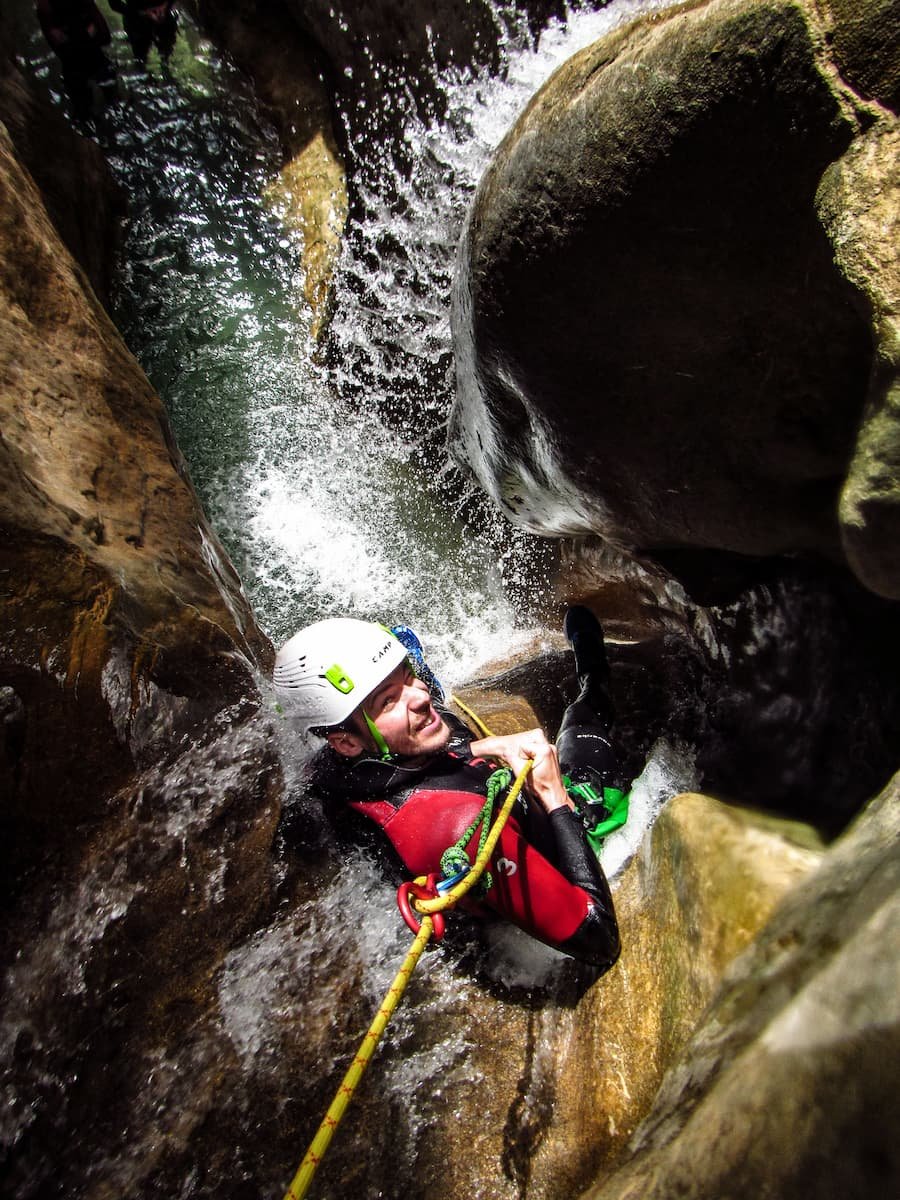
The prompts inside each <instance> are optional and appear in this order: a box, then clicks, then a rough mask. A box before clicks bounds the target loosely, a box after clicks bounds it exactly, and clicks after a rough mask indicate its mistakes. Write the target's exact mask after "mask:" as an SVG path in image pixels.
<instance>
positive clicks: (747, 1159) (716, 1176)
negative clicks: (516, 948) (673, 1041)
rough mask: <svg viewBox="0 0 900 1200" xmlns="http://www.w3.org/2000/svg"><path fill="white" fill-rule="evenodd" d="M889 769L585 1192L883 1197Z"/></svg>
mask: <svg viewBox="0 0 900 1200" xmlns="http://www.w3.org/2000/svg"><path fill="white" fill-rule="evenodd" d="M898 799H900V796H898V780H897V779H895V780H894V781H893V782H892V784H891V785H890V786H889V787H888V788H887V789H886V790H885V791H884V792H883V793H882V795H881V796H880V797H878V798H877V799H876V800H875V801H873V802H872V805H871V806H870V808H869V809H868V810H867V811H866V812H865V813H864V814H862V816H861V817H860V818H859V820H858V822H857V824H856V826H855V828H854V829H853V830H852V831H851V832H850V833H848V834H847V835H846V836H845V837H844V838H842V839H841V841H840V842H839V843H838V844H837V845H836V846H835V847H834V848H833V849H832V850H831V851H830V852H829V853H828V854H827V855H826V857H825V858H824V860H823V862H822V865H821V867H820V868H819V869H818V870H817V871H815V872H813V873H812V874H811V875H810V876H809V877H808V878H807V879H806V880H805V881H804V882H802V883H801V884H800V885H799V886H798V887H797V888H795V889H794V890H793V891H792V892H790V893H789V894H788V895H787V896H786V897H785V900H784V902H783V903H782V905H781V906H780V907H779V908H778V910H777V911H776V912H775V914H774V915H773V917H772V919H771V921H770V922H769V923H768V925H767V926H766V928H765V930H764V931H763V932H762V934H761V935H760V936H759V937H758V938H757V939H756V941H755V943H754V944H753V945H752V946H750V948H749V949H748V950H747V951H746V953H744V954H743V955H742V956H741V957H740V958H738V959H736V960H735V961H734V962H733V964H732V965H731V967H730V968H729V970H728V971H727V973H726V976H725V980H724V983H723V986H722V988H721V990H720V991H719V994H718V995H717V997H716V999H715V1001H714V1003H713V1004H712V1006H711V1007H710V1009H709V1010H708V1011H707V1012H706V1013H705V1014H704V1016H703V1019H702V1021H701V1022H700V1025H699V1026H698V1028H697V1031H696V1032H695V1034H694V1036H693V1037H692V1039H691V1041H690V1043H689V1045H688V1046H687V1047H686V1049H685V1051H684V1053H683V1054H682V1055H681V1056H680V1058H679V1059H678V1060H677V1062H676V1063H675V1065H674V1066H673V1067H671V1068H670V1069H669V1071H668V1073H667V1075H666V1078H665V1080H664V1082H663V1085H662V1087H661V1089H660V1092H659V1095H658V1096H657V1098H656V1102H655V1104H654V1107H653V1110H652V1112H651V1114H650V1116H649V1117H648V1118H647V1119H646V1121H644V1123H643V1124H642V1125H641V1127H640V1128H639V1130H638V1131H637V1133H636V1135H635V1137H634V1139H633V1142H632V1144H631V1159H630V1161H629V1162H628V1163H627V1165H625V1166H624V1167H622V1168H620V1170H619V1171H618V1172H616V1173H615V1174H614V1175H613V1176H612V1177H611V1178H609V1179H608V1180H606V1182H604V1183H602V1184H600V1186H597V1187H595V1188H592V1189H590V1190H589V1191H588V1192H586V1193H585V1196H586V1197H588V1196H589V1197H591V1200H617V1198H619V1197H621V1198H622V1200H624V1198H625V1197H629V1198H631V1197H637V1196H640V1197H642V1198H644V1197H645V1198H646V1200H653V1198H654V1197H669V1196H672V1195H678V1196H683V1197H686V1198H688V1200H694V1198H696V1200H700V1198H704V1200H707V1198H708V1200H720V1198H721V1197H722V1196H726V1195H727V1196H731V1197H734V1198H735V1200H741V1198H742V1197H747V1198H748V1200H749V1198H750V1197H758V1196H761V1195H772V1196H789V1195H798V1194H801V1193H802V1194H804V1195H808V1196H815V1197H817V1200H825V1198H828V1197H848V1198H854V1200H855V1198H857V1197H858V1198H859V1200H863V1198H867V1197H871V1196H888V1195H893V1194H894V1193H895V1192H896V1190H897V1186H898V1183H900V1156H898V1152H897V1137H896V1133H897V1095H896V1081H897V1076H898V1070H900V1008H898V997H900V974H898V963H900V953H898V952H900V908H898V904H897V896H898V883H900V858H898V855H897V844H898V836H900V824H898V821H900V805H898Z"/></svg>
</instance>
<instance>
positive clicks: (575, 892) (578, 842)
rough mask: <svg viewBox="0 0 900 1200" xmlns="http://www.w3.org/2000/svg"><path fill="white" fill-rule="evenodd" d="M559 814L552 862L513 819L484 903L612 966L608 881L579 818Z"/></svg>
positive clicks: (614, 931)
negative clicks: (590, 846)
mask: <svg viewBox="0 0 900 1200" xmlns="http://www.w3.org/2000/svg"><path fill="white" fill-rule="evenodd" d="M559 814H560V815H559V816H558V817H555V818H554V821H553V824H552V826H551V827H550V837H552V838H553V840H554V842H555V846H554V854H553V855H552V858H553V860H554V861H552V862H551V856H549V855H548V854H546V853H543V852H541V851H540V850H538V849H537V847H536V846H534V845H532V844H531V842H529V841H528V840H527V839H526V838H525V837H524V835H523V833H522V830H521V828H520V827H519V825H518V823H517V821H516V820H515V818H510V820H509V821H508V822H507V824H506V826H505V827H504V829H503V831H502V833H501V834H500V839H499V841H498V843H497V848H496V850H495V851H494V854H493V856H492V858H491V875H492V879H493V884H492V886H491V888H490V890H489V891H488V893H487V895H486V896H485V898H484V904H485V905H486V906H487V907H489V908H492V909H494V911H495V912H498V913H500V914H501V915H502V916H504V917H506V918H507V919H508V920H510V921H513V922H514V923H515V924H516V925H518V926H519V927H520V928H521V929H524V930H525V932H526V933H530V934H531V936H532V937H536V938H538V939H539V940H540V941H542V942H546V944H547V945H548V946H553V947H555V948H556V949H557V950H561V951H562V952H563V953H564V954H568V955H571V957H572V958H577V959H579V960H580V961H581V962H586V963H590V964H591V965H592V966H595V967H599V968H601V970H608V969H609V968H610V967H611V966H612V965H613V963H614V962H615V961H616V959H617V958H618V955H619V932H618V927H617V925H616V917H615V912H614V910H613V905H612V898H611V896H610V892H609V885H608V884H607V882H606V879H605V877H604V875H603V872H602V871H601V869H600V865H599V863H597V862H596V859H595V860H594V861H593V863H592V862H591V858H592V857H593V855H592V852H591V851H590V848H589V847H588V845H587V843H586V842H585V839H584V834H583V831H582V830H581V828H580V821H579V820H578V818H576V817H575V815H574V813H572V812H571V811H570V810H569V809H561V810H559ZM554 835H556V836H554ZM548 840H549V839H548ZM470 855H471V848H470Z"/></svg>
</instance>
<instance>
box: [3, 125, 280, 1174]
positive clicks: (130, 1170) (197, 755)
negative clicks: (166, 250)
mask: <svg viewBox="0 0 900 1200" xmlns="http://www.w3.org/2000/svg"><path fill="white" fill-rule="evenodd" d="M0 405H2V437H0V614H2V622H3V636H2V639H0V722H2V725H0V732H2V738H0V788H2V804H0V829H2V835H3V838H2V841H3V846H2V858H3V861H2V870H3V883H4V912H5V920H4V929H3V939H2V948H0V957H2V961H3V964H4V969H3V972H2V988H0V1005H2V1013H3V1019H2V1022H0V1025H2V1030H0V1042H2V1050H0V1059H2V1064H3V1067H2V1074H3V1089H4V1094H5V1095H6V1096H7V1097H8V1098H9V1103H8V1105H6V1106H5V1109H4V1114H3V1120H2V1140H3V1144H4V1182H5V1185H6V1186H7V1187H8V1189H9V1191H10V1194H11V1195H16V1196H36V1195H40V1194H45V1193H46V1191H47V1189H48V1188H51V1187H52V1188H58V1189H62V1190H63V1191H67V1192H71V1193H74V1192H76V1191H79V1190H82V1189H83V1187H84V1186H85V1180H86V1179H87V1178H88V1177H89V1176H90V1175H91V1174H92V1173H93V1172H94V1170H95V1169H96V1167H97V1164H98V1163H99V1162H100V1161H101V1160H102V1161H103V1162H104V1163H105V1164H106V1165H105V1168H104V1169H105V1170H106V1172H107V1178H108V1180H110V1181H112V1182H110V1186H111V1187H112V1188H113V1191H114V1192H115V1193H116V1194H119V1195H125V1194H129V1192H130V1190H131V1189H132V1187H134V1186H136V1185H135V1183H134V1181H135V1180H136V1179H141V1180H143V1179H144V1178H145V1177H146V1175H147V1174H148V1173H150V1172H152V1171H153V1170H154V1169H156V1167H157V1166H158V1165H159V1162H160V1161H161V1160H164V1159H165V1158H166V1154H169V1155H171V1154H172V1153H174V1151H173V1150H172V1147H173V1146H174V1147H177V1146H182V1145H183V1144H184V1142H185V1141H186V1140H187V1139H188V1137H189V1136H190V1135H191V1133H192V1131H193V1130H194V1128H195V1126H196V1124H197V1122H199V1121H201V1120H202V1119H203V1116H204V1114H205V1113H206V1112H207V1111H208V1110H207V1109H204V1108H203V1104H202V1094H203V1088H204V1086H205V1087H207V1088H208V1094H209V1096H210V1104H212V1102H213V1098H214V1097H215V1094H216V1085H217V1084H218V1083H219V1082H220V1079H221V1067H220V1064H219V1063H218V1062H217V1061H216V1059H215V1057H213V1058H212V1059H210V1058H209V1057H207V1058H205V1059H204V1055H209V1054H210V1053H211V1051H210V1046H211V1045H212V1046H214V1042H213V1043H210V1042H209V1041H207V1042H205V1043H203V1044H200V1045H198V1042H199V1041H200V1038H199V1031H200V1030H201V1029H203V1028H205V1027H206V1025H207V1023H209V1022H210V1021H211V1018H210V1017H209V1013H210V1011H211V1009H212V1010H213V1011H214V1003H215V978H216V972H217V970H218V969H219V968H220V967H221V964H222V961H223V959H224V958H225V956H226V954H227V953H228V951H229V950H230V949H231V947H232V946H233V945H234V943H235V941H236V940H238V939H239V938H240V937H241V936H242V935H243V934H244V933H246V932H248V931H249V930H251V929H253V928H254V927H255V925H256V924H257V923H258V922H260V921H261V920H262V919H263V914H264V913H265V911H266V909H267V908H268V906H269V905H270V902H271V892H272V884H273V876H272V853H271V851H272V841H273V838H274V833H275V825H276V822H277V819H278V815H279V810H280V804H279V801H280V790H281V774H280V765H279V762H278V759H277V756H276V754H275V751H274V746H275V742H274V737H273V731H272V729H271V727H270V725H269V723H268V722H267V720H266V719H265V716H264V715H262V714H260V713H259V710H260V707H261V697H260V695H259V692H258V688H257V679H258V672H259V671H260V670H264V669H266V668H267V667H268V664H269V659H270V654H271V647H270V646H269V644H268V641H267V639H266V638H265V637H264V635H263V634H262V633H261V632H260V630H259V629H258V628H257V626H256V624H255V621H254V618H253V615H252V613H251V611H250V609H249V607H248V605H247V603H246V600H245V598H244V596H243V593H242V591H241V589H240V585H239V582H238V580H237V578H236V576H235V574H234V571H233V569H232V568H231V566H230V564H229V563H228V561H227V558H226V557H225V555H224V552H223V551H222V549H221V547H220V546H219V543H218V541H217V539H216V538H215V536H214V534H213V533H212V531H211V530H210V528H209V526H208V525H207V522H206V519H205V517H204V515H203V513H202V511H201V509H200V506H199V503H198V501H197V498H196V495H195V493H194V490H193V488H192V486H191V484H190V481H189V479H188V476H187V470H186V468H185V465H184V462H183V460H182V459H181V456H180V454H179V452H178V450H177V448H176V447H175V445H174V443H173V441H172V435H171V432H170V429H169V424H168V418H167V416H166V413H165V411H164V409H163V407H162V404H161V402H160V400H159V398H158V397H157V396H155V395H154V393H153V392H152V390H151V388H150V385H149V383H148V382H147V380H146V378H145V376H144V374H143V372H142V371H141V370H140V368H139V367H138V365H137V363H136V362H135V360H134V359H133V358H132V356H131V355H130V354H129V352H128V351H127V350H126V348H125V346H124V345H123V343H122V342H121V339H120V338H119V336H118V334H117V332H116V330H115V328H114V327H113V325H112V323H111V322H110V320H109V318H108V317H107V316H106V314H105V312H104V311H103V309H102V308H101V306H100V304H99V303H98V301H97V299H96V297H95V295H94V293H93V292H92V290H91V289H90V287H89V286H87V284H86V278H85V275H84V273H83V272H82V271H81V270H80V268H79V267H78V266H77V265H76V263H75V262H74V260H73V259H72V258H71V256H70V254H69V253H68V251H67V250H66V249H65V247H64V246H63V244H62V242H61V241H60V238H59V235H58V233H57V231H56V229H55V228H54V226H53V224H52V223H51V221H50V219H49V217H48V216H47V213H46V211H45V209H44V207H43V204H42V198H41V195H40V193H39V192H38V190H37V188H36V187H35V185H34V183H33V181H32V180H31V178H30V176H29V174H28V173H27V171H25V170H24V168H23V167H22V166H21V164H20V162H19V161H18V159H17V157H16V154H15V151H14V148H13V145H12V142H11V141H10V138H9V137H8V135H7V133H6V130H5V128H3V127H0ZM213 1023H214V1022H213ZM179 1055H181V1056H182V1057H181V1058H179ZM176 1061H177V1062H178V1063H179V1069H180V1070H181V1071H182V1072H183V1074H182V1076H181V1077H182V1078H183V1080H184V1081H185V1088H186V1093H189V1094H191V1096H192V1098H195V1099H196V1104H195V1106H194V1107H193V1108H191V1109H190V1111H188V1109H187V1108H186V1107H182V1106H180V1105H177V1104H176V1105H175V1106H174V1107H175V1109H176V1110H177V1111H176V1112H174V1115H173V1118H172V1120H171V1121H170V1122H163V1123H164V1125H165V1128H164V1129H161V1130H160V1131H159V1136H158V1137H157V1138H153V1136H152V1135H151V1137H150V1138H149V1139H148V1140H147V1141H146V1142H141V1134H140V1132H139V1131H140V1130H143V1129H150V1128H152V1127H153V1120H154V1119H155V1118H158V1117H159V1114H160V1113H161V1112H166V1113H167V1112H168V1111H169V1109H170V1104H171V1102H172V1100H173V1096H174V1093H175V1092H176V1091H177V1087H178V1079H177V1076H178V1074H179V1071H178V1069H176V1068H174V1067H173V1066H171V1065H170V1064H172V1063H174V1062H176ZM150 1064H152V1065H150ZM137 1143H140V1147H137V1145H136V1144H137ZM51 1146H56V1147H57V1150H59V1147H61V1146H64V1147H65V1151H64V1152H58V1153H57V1152H54V1153H51V1152H50V1151H49V1149H48V1148H49V1147H51ZM138 1190H143V1189H141V1188H140V1187H139V1188H138ZM145 1194H147V1193H146V1192H145Z"/></svg>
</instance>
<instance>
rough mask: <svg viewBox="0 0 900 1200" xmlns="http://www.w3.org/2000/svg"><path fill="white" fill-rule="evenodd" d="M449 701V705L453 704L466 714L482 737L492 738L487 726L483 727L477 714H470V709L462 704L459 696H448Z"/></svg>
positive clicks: (482, 722)
mask: <svg viewBox="0 0 900 1200" xmlns="http://www.w3.org/2000/svg"><path fill="white" fill-rule="evenodd" d="M449 700H450V703H451V704H455V705H456V707H457V708H459V709H461V710H462V711H463V712H464V713H465V714H466V716H467V717H468V718H469V720H470V721H471V722H472V724H473V725H474V726H475V727H476V729H477V730H478V732H479V733H480V734H481V736H482V737H493V734H492V733H491V731H490V729H488V727H487V725H485V723H484V721H482V719H481V717H479V716H478V714H477V713H474V712H472V710H471V708H469V706H468V705H467V704H463V702H462V700H460V698H459V696H450V697H449Z"/></svg>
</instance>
